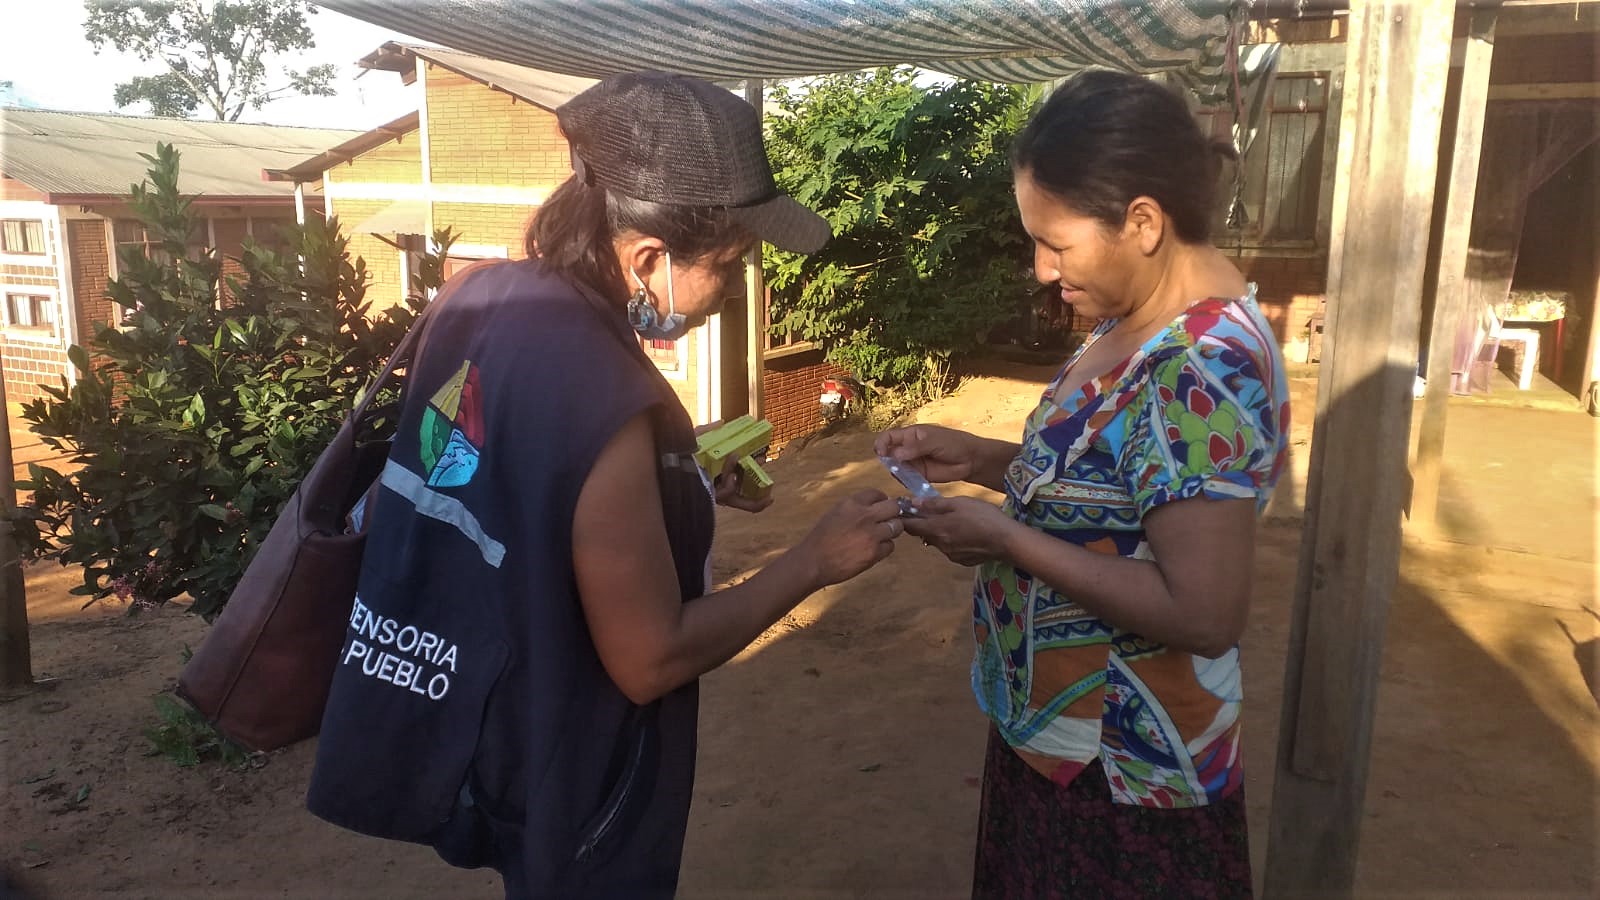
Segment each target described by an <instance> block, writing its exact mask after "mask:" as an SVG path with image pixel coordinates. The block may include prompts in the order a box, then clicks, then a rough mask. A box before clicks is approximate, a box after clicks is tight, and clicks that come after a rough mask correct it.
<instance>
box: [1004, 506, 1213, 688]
mask: <svg viewBox="0 0 1600 900" xmlns="http://www.w3.org/2000/svg"><path fill="white" fill-rule="evenodd" d="M1002 546H1003V548H1004V549H1003V551H1002V553H1003V558H1004V559H1005V561H1006V562H1009V563H1010V564H1011V565H1013V566H1015V567H1017V568H1019V569H1022V570H1023V571H1026V572H1028V573H1029V574H1031V575H1033V576H1034V577H1035V578H1038V579H1040V580H1041V581H1043V582H1044V583H1045V584H1048V585H1050V587H1052V588H1054V589H1055V590H1056V591H1057V592H1059V593H1061V594H1062V595H1064V596H1066V597H1069V598H1071V600H1072V602H1074V603H1076V604H1077V605H1079V606H1081V607H1083V608H1084V609H1086V610H1088V611H1089V612H1090V613H1091V614H1093V615H1094V616H1095V617H1097V618H1100V619H1103V620H1104V621H1106V622H1108V623H1110V624H1112V625H1114V626H1116V627H1118V628H1121V629H1123V630H1125V631H1131V632H1135V633H1137V634H1139V635H1141V636H1143V637H1146V638H1148V639H1150V640H1152V641H1156V642H1158V643H1161V644H1165V645H1166V646H1168V647H1171V648H1173V649H1175V650H1181V651H1184V652H1187V653H1194V654H1197V655H1200V656H1205V657H1209V658H1212V659H1215V658H1216V657H1219V656H1222V655H1223V654H1225V653H1227V652H1228V651H1229V650H1230V649H1232V648H1233V646H1234V644H1235V643H1237V641H1238V637H1239V636H1238V635H1237V634H1233V633H1230V630H1229V627H1228V626H1227V625H1226V624H1225V623H1226V622H1227V621H1228V618H1227V617H1224V616H1217V615H1208V614H1207V613H1206V611H1205V610H1206V607H1205V606H1204V605H1201V604H1192V605H1191V604H1189V603H1183V602H1180V601H1179V599H1178V598H1177V597H1175V596H1174V594H1173V591H1172V589H1171V587H1170V586H1169V585H1168V584H1167V580H1166V577H1165V576H1164V575H1163V574H1162V572H1161V568H1160V567H1159V566H1157V565H1156V564H1155V563H1154V562H1152V561H1151V560H1145V559H1129V558H1126V557H1121V556H1116V555H1114V554H1109V553H1098V552H1095V551H1093V550H1087V549H1085V548H1084V547H1082V546H1080V545H1078V544H1073V543H1069V542H1067V541H1063V540H1060V539H1059V538H1054V537H1051V536H1050V535H1048V534H1045V533H1044V532H1042V531H1039V530H1038V529H1035V528H1030V527H1028V526H1027V525H1023V524H1021V523H1019V522H1012V523H1010V524H1009V527H1008V529H1007V531H1006V533H1005V535H1004V536H1003V543H1002ZM1197 606H1198V607H1199V608H1196V607H1197Z"/></svg>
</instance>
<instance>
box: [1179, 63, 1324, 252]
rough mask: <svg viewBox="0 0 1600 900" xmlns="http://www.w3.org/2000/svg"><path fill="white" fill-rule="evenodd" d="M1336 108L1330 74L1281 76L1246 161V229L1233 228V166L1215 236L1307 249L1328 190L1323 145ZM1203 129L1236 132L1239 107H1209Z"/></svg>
mask: <svg viewBox="0 0 1600 900" xmlns="http://www.w3.org/2000/svg"><path fill="white" fill-rule="evenodd" d="M1327 113H1328V76H1327V75H1326V74H1322V73H1294V74H1283V75H1279V76H1278V77H1277V79H1276V80H1275V81H1274V83H1273V85H1272V94H1271V96H1270V97H1269V98H1268V102H1267V107H1266V110H1265V115H1264V120H1263V122H1262V124H1261V130H1260V132H1259V133H1258V134H1257V135H1256V138H1255V141H1254V142H1253V144H1252V145H1251V147H1250V150H1249V152H1248V153H1246V154H1245V158H1244V161H1243V166H1244V171H1243V198H1242V199H1243V201H1244V213H1245V217H1246V219H1247V221H1246V222H1245V223H1244V225H1243V227H1242V228H1241V229H1240V230H1239V231H1235V230H1234V229H1232V228H1230V227H1229V226H1228V212H1229V207H1230V205H1231V204H1232V202H1233V197H1234V186H1235V182H1234V175H1235V174H1236V172H1235V168H1234V167H1233V166H1228V167H1225V174H1224V176H1223V179H1222V183H1221V185H1219V188H1218V192H1217V194H1218V196H1217V210H1216V217H1215V220H1214V221H1213V225H1212V237H1213V239H1214V240H1215V241H1217V242H1218V243H1223V244H1225V243H1228V242H1230V241H1233V240H1237V239H1243V240H1244V241H1245V242H1247V243H1250V244H1256V245H1260V244H1284V245H1291V246H1305V245H1310V244H1313V243H1314V242H1315V241H1316V237H1317V222H1318V219H1319V217H1320V213H1321V208H1322V203H1323V202H1324V198H1323V197H1322V196H1321V193H1322V174H1323V161H1324V160H1323V157H1324V153H1323V144H1324V142H1325V140H1326V128H1327ZM1198 118H1199V121H1200V127H1201V128H1202V129H1204V130H1205V131H1206V132H1207V133H1208V134H1210V135H1211V136H1212V137H1215V138H1218V139H1221V140H1228V139H1230V138H1231V136H1232V129H1233V120H1234V116H1233V111H1232V110H1230V109H1226V108H1212V109H1205V110H1201V111H1200V113H1199V114H1198Z"/></svg>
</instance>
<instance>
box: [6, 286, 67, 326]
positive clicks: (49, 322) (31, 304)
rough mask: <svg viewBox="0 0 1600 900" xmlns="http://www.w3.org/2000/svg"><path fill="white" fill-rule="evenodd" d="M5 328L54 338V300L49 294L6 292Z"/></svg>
mask: <svg viewBox="0 0 1600 900" xmlns="http://www.w3.org/2000/svg"><path fill="white" fill-rule="evenodd" d="M6 327H7V328H20V329H26V330H27V331H30V332H37V333H38V334H40V335H47V336H49V337H55V336H56V298H55V297H53V296H51V295H49V294H32V293H26V292H21V291H16V292H13V291H7V292H6Z"/></svg>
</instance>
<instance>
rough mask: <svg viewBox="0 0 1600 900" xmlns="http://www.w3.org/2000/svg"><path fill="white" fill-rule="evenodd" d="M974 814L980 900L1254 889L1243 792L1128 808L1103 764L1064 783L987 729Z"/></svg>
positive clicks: (1187, 896) (1107, 899) (1219, 898)
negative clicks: (1190, 804)
mask: <svg viewBox="0 0 1600 900" xmlns="http://www.w3.org/2000/svg"><path fill="white" fill-rule="evenodd" d="M978 816H979V817H978V853H977V863H976V866H975V867H974V871H973V881H972V896H973V897H974V898H980V900H991V898H992V900H1043V898H1080V897H1081V898H1089V900H1102V898H1103V900H1121V898H1130V900H1132V898H1138V900H1143V898H1163V900H1164V898H1169V897H1170V898H1184V900H1203V898H1215V900H1224V898H1226V900H1233V898H1240V897H1249V896H1250V895H1251V886H1250V884H1251V882H1250V842H1249V834H1248V832H1247V831H1246V829H1245V814H1244V789H1243V788H1240V789H1239V790H1237V791H1235V792H1234V793H1233V794H1231V795H1230V796H1228V797H1227V798H1226V799H1224V800H1222V801H1221V802H1219V803H1214V804H1212V805H1210V806H1202V807H1196V808H1193V809H1153V808H1147V807H1143V806H1125V805H1122V804H1118V803H1113V802H1111V788H1110V787H1109V786H1108V785H1107V784H1106V775H1105V771H1104V769H1103V768H1102V767H1101V765H1100V761H1099V760H1095V761H1094V762H1092V763H1090V764H1089V766H1088V767H1087V768H1085V769H1084V770H1083V771H1082V772H1081V773H1079V775H1078V777H1077V778H1075V779H1073V781H1072V783H1071V784H1070V785H1067V786H1066V787H1062V786H1060V785H1058V784H1056V783H1054V782H1052V781H1050V780H1049V779H1048V778H1046V777H1044V776H1043V775H1041V774H1039V773H1038V772H1037V771H1035V770H1034V769H1033V768H1031V767H1030V766H1029V765H1028V764H1027V763H1025V762H1023V761H1022V758H1021V757H1019V756H1017V754H1016V753H1015V752H1014V751H1013V750H1012V749H1011V748H1010V747H1009V746H1008V745H1007V744H1006V742H1005V740H1004V739H1003V738H1001V737H1000V733H999V732H997V731H995V730H994V729H992V728H991V729H990V731H989V750H988V754H987V756H986V758H985V760H984V766H983V800H982V805H981V808H980V810H979V814H978Z"/></svg>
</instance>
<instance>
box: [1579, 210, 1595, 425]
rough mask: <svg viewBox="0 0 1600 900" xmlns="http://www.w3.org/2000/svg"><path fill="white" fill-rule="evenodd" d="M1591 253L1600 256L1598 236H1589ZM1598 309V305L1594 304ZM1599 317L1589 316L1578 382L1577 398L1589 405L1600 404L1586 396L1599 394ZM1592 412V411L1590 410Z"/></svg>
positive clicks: (1593, 398)
mask: <svg viewBox="0 0 1600 900" xmlns="http://www.w3.org/2000/svg"><path fill="white" fill-rule="evenodd" d="M1590 247H1591V250H1590V252H1591V253H1595V254H1597V255H1600V235H1591V236H1590ZM1594 296H1595V298H1596V299H1597V300H1600V279H1596V282H1595V286H1594ZM1596 306H1597V308H1600V303H1597V304H1596ZM1597 382H1600V315H1594V314H1592V313H1591V314H1590V316H1589V344H1588V346H1587V347H1585V348H1584V354H1583V378H1582V380H1580V381H1579V382H1578V397H1579V398H1580V399H1581V400H1584V401H1587V402H1590V403H1600V396H1597V397H1590V396H1588V392H1589V390H1590V389H1591V388H1592V389H1594V390H1595V391H1596V392H1597V393H1600V384H1597ZM1591 411H1592V410H1591Z"/></svg>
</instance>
